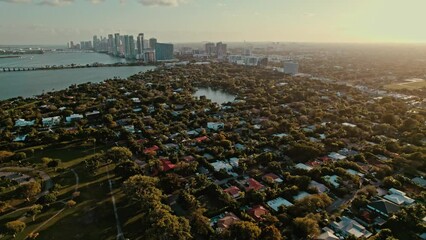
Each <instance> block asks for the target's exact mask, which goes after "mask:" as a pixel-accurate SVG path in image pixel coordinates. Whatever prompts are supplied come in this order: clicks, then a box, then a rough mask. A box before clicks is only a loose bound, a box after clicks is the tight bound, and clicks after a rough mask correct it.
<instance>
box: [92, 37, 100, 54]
mask: <svg viewBox="0 0 426 240" xmlns="http://www.w3.org/2000/svg"><path fill="white" fill-rule="evenodd" d="M99 45H100V41H99V39H98V36H96V35H95V36H93V50H95V51H98V50H99Z"/></svg>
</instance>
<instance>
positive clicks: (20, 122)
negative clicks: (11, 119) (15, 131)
mask: <svg viewBox="0 0 426 240" xmlns="http://www.w3.org/2000/svg"><path fill="white" fill-rule="evenodd" d="M34 124H35V120H32V121H26V120H25V119H21V118H20V119H18V120H16V121H15V127H27V126H34Z"/></svg>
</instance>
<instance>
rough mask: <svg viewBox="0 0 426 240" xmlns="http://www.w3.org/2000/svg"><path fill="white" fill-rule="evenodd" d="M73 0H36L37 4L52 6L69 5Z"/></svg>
mask: <svg viewBox="0 0 426 240" xmlns="http://www.w3.org/2000/svg"><path fill="white" fill-rule="evenodd" d="M73 2H74V0H43V1H40V2H38V3H37V4H38V5H47V6H52V7H59V6H64V5H69V4H71V3H73Z"/></svg>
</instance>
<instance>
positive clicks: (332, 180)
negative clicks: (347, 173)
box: [324, 175, 340, 188]
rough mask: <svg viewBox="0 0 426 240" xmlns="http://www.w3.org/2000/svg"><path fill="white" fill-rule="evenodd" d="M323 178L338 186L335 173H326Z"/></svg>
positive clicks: (337, 178)
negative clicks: (330, 174)
mask: <svg viewBox="0 0 426 240" xmlns="http://www.w3.org/2000/svg"><path fill="white" fill-rule="evenodd" d="M324 180H325V181H327V182H328V183H330V184H331V185H333V186H334V187H336V188H338V187H339V186H340V183H339V177H338V176H337V175H332V176H329V175H326V176H324Z"/></svg>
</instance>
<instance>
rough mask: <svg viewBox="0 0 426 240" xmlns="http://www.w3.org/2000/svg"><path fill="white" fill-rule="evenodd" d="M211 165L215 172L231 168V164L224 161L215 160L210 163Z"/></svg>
mask: <svg viewBox="0 0 426 240" xmlns="http://www.w3.org/2000/svg"><path fill="white" fill-rule="evenodd" d="M211 165H212V166H213V168H214V170H215V171H216V172H219V171H220V170H222V169H224V170H225V171H227V172H229V171H231V170H232V166H231V164H229V163H227V162H224V161H216V162H213V163H211Z"/></svg>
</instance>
